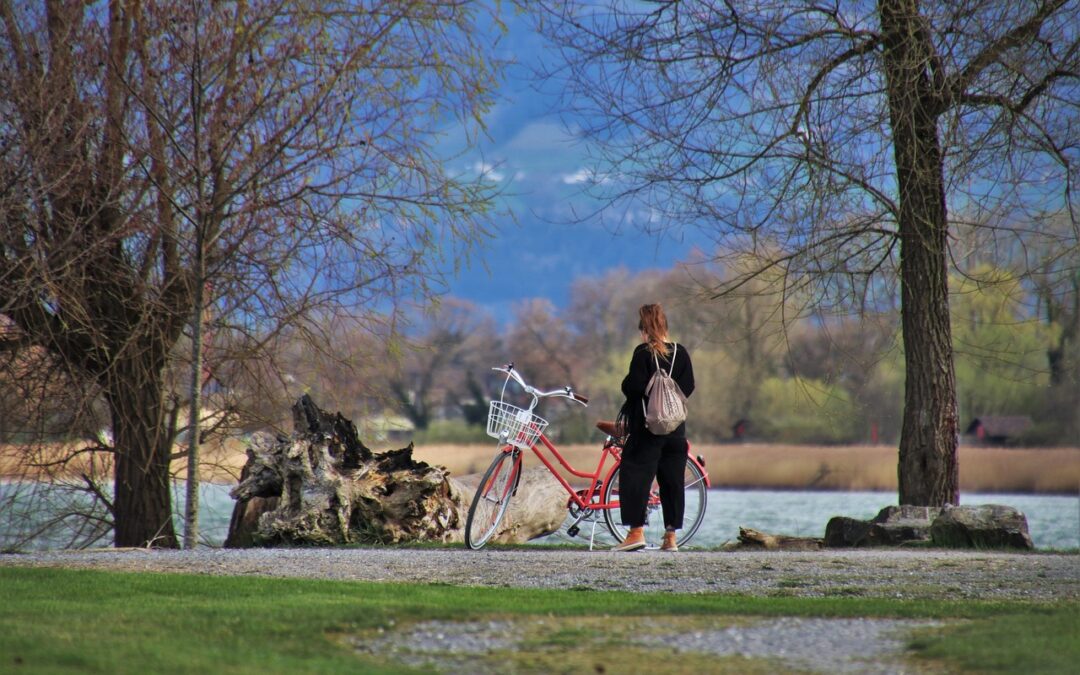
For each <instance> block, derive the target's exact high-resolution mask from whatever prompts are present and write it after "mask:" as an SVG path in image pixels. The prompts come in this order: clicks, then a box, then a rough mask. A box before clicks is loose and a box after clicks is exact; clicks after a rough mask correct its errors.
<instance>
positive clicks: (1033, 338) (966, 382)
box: [951, 265, 1055, 421]
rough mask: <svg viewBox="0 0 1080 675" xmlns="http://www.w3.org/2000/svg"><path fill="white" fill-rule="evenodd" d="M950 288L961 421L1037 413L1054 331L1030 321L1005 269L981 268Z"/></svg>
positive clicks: (1020, 294) (1013, 279) (1024, 297)
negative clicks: (983, 416)
mask: <svg viewBox="0 0 1080 675" xmlns="http://www.w3.org/2000/svg"><path fill="white" fill-rule="evenodd" d="M951 284H952V289H953V295H952V300H951V311H952V317H953V320H952V329H953V345H954V348H955V352H956V381H957V387H956V388H957V395H958V399H959V401H958V402H959V405H960V417H961V420H964V421H970V420H971V419H973V418H975V417H979V416H980V415H993V414H1013V415H1016V414H1023V413H1028V414H1031V413H1035V412H1037V410H1038V405H1039V398H1040V395H1041V392H1042V390H1044V389H1045V388H1046V386H1047V384H1048V383H1049V373H1048V370H1047V360H1046V353H1047V349H1048V348H1049V346H1050V344H1051V340H1052V339H1053V332H1054V330H1055V329H1054V328H1052V327H1048V326H1046V325H1045V324H1042V323H1040V322H1039V321H1038V320H1036V319H1034V318H1032V317H1030V315H1029V314H1028V310H1027V307H1026V306H1025V302H1026V300H1027V295H1026V291H1025V289H1024V287H1023V286H1022V284H1021V283H1020V280H1019V279H1018V278H1016V277H1015V276H1014V275H1012V274H1010V273H1008V272H1006V271H1003V270H999V269H995V268H993V267H990V266H987V265H983V266H979V267H977V268H975V269H974V270H972V271H971V272H969V273H968V274H967V275H964V276H959V275H957V276H954V277H953V278H952V280H951Z"/></svg>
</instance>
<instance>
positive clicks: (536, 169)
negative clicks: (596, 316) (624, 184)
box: [449, 17, 709, 319]
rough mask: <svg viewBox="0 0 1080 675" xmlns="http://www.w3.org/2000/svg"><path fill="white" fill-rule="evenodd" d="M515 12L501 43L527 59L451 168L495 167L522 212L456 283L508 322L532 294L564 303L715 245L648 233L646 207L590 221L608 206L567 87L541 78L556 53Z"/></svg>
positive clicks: (458, 291)
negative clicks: (581, 281)
mask: <svg viewBox="0 0 1080 675" xmlns="http://www.w3.org/2000/svg"><path fill="white" fill-rule="evenodd" d="M506 18H507V19H508V20H509V31H510V32H509V34H508V35H506V36H505V37H504V38H503V39H502V40H501V41H500V49H501V50H502V52H501V53H500V56H501V57H504V58H512V59H514V60H515V61H517V65H515V66H514V67H511V68H510V69H509V71H508V72H507V74H506V78H505V81H504V86H503V89H502V91H501V92H500V96H501V100H500V102H499V103H498V104H497V105H496V106H495V108H494V109H493V110H492V112H491V114H490V115H489V116H488V117H487V118H486V122H487V125H488V133H487V137H484V138H482V139H481V141H480V143H479V147H478V148H477V149H476V150H474V151H471V152H469V153H467V154H465V155H463V156H461V157H458V158H456V159H455V160H453V162H452V164H451V169H452V170H455V169H456V170H459V171H478V170H484V171H486V172H488V174H489V175H490V177H491V179H492V180H494V181H497V182H498V184H499V185H500V186H501V187H502V188H503V190H504V195H503V197H502V198H501V200H500V201H501V205H502V206H503V207H505V208H509V209H510V210H512V211H513V213H514V216H515V218H516V222H514V221H512V220H510V219H505V220H502V219H500V223H501V225H500V228H499V231H498V233H497V235H496V237H495V238H494V239H493V240H490V241H489V242H488V243H487V244H486V245H485V246H484V247H483V248H481V249H479V250H477V251H475V259H474V262H473V263H472V264H471V265H470V266H469V267H468V268H467V269H463V270H462V271H461V272H460V273H459V274H458V275H457V276H456V277H455V278H453V279H451V281H450V285H449V292H450V294H451V295H454V296H456V297H460V298H464V299H467V300H471V301H473V302H475V303H477V304H478V305H481V306H482V307H484V308H486V309H488V310H489V311H491V312H492V313H493V314H494V315H495V316H497V317H499V318H502V319H505V318H507V317H508V316H509V312H510V309H511V307H512V306H513V304H514V303H515V302H519V301H522V300H525V299H527V298H534V297H539V298H547V299H549V300H551V301H552V302H553V303H555V304H556V305H562V304H564V303H565V302H566V300H567V298H568V291H569V288H570V285H571V283H572V282H573V280H574V279H575V278H577V277H579V276H600V275H602V274H603V273H604V272H605V271H607V270H609V269H611V268H613V267H617V266H620V265H621V266H625V267H627V268H629V269H631V270H642V269H648V268H669V267H671V266H672V265H674V264H675V263H676V262H678V261H681V260H686V259H687V258H689V257H690V254H691V252H692V251H693V249H694V248H695V246H697V247H698V248H708V247H709V245H708V243H707V241H706V240H705V238H704V237H703V236H702V235H701V234H699V233H696V232H678V231H670V232H668V233H667V234H665V235H663V236H656V235H652V236H650V235H646V234H644V233H643V232H642V230H641V229H640V227H639V226H640V225H641V224H642V223H644V222H646V221H647V220H648V219H650V218H654V216H653V215H652V214H650V212H649V211H648V210H647V209H645V208H643V207H642V208H637V209H635V208H632V207H631V208H630V209H628V210H627V211H624V212H623V213H622V214H614V213H610V212H609V213H607V214H605V216H604V218H603V222H602V221H601V218H599V217H597V216H593V217H585V218H584V219H582V216H588V214H592V213H594V212H595V211H596V210H597V208H598V207H599V206H600V204H599V203H598V202H596V201H594V200H591V199H590V198H589V197H588V196H587V195H585V194H584V192H583V189H584V188H585V187H586V185H587V181H588V180H589V178H590V175H589V161H588V148H587V146H586V145H585V144H584V143H583V142H581V141H580V139H578V138H576V137H575V134H574V132H573V129H572V127H570V126H569V125H570V124H572V122H573V121H572V120H566V119H563V116H562V115H561V111H560V109H559V108H560V105H561V101H560V99H559V90H558V87H559V85H558V84H557V83H540V82H537V81H536V80H534V79H533V78H532V76H531V71H532V69H533V68H534V67H535V66H536V65H538V64H540V63H541V62H542V59H545V58H551V55H552V54H554V52H553V51H551V50H549V49H547V48H545V43H544V40H543V38H542V37H540V36H539V35H536V34H535V33H534V32H533V31H532V29H531V28H530V27H529V25H528V23H527V21H526V20H524V19H521V18H517V17H506ZM452 140H453V139H451V142H452ZM617 215H618V216H619V217H618V218H616V216H617ZM618 219H621V220H622V222H621V223H617V224H616V222H615V221H616V220H618Z"/></svg>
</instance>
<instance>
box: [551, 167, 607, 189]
mask: <svg viewBox="0 0 1080 675" xmlns="http://www.w3.org/2000/svg"><path fill="white" fill-rule="evenodd" d="M561 180H562V182H563V183H565V184H566V185H581V184H582V183H592V184H594V185H595V184H604V183H607V182H609V179H608V176H607V174H600V173H597V172H596V171H593V170H592V169H588V168H584V167H583V168H581V169H578V170H577V171H575V172H574V173H564V174H563V175H562V176H561Z"/></svg>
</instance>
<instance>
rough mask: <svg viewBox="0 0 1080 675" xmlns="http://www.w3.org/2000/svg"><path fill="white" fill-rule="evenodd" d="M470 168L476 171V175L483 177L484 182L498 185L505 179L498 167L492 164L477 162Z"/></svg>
mask: <svg viewBox="0 0 1080 675" xmlns="http://www.w3.org/2000/svg"><path fill="white" fill-rule="evenodd" d="M472 168H473V170H474V171H476V173H478V174H480V175H481V176H483V178H484V179H485V180H489V181H492V182H494V183H500V182H502V180H503V179H504V178H506V174H504V173H503V172H501V171H499V169H498V167H497V166H495V165H494V164H489V163H487V162H481V161H477V162H475V163H474V164H473V166H472Z"/></svg>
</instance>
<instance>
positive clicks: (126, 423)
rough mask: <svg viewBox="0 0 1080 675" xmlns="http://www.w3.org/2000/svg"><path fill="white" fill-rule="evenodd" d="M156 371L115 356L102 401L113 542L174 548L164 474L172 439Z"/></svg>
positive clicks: (167, 482) (168, 487) (169, 496)
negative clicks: (110, 443) (107, 428)
mask: <svg viewBox="0 0 1080 675" xmlns="http://www.w3.org/2000/svg"><path fill="white" fill-rule="evenodd" d="M158 373H160V369H157V370H155V369H154V368H153V366H150V365H147V364H145V363H143V360H141V359H140V360H138V361H134V362H133V360H130V359H118V360H117V361H116V363H115V367H114V368H113V369H112V370H111V371H110V373H109V375H108V381H107V386H106V400H107V401H108V405H109V411H110V413H111V415H112V428H113V437H114V441H115V444H116V480H115V488H114V489H115V497H114V500H113V518H114V528H115V542H114V543H115V545H116V546H117V547H125V546H140V547H142V546H152V547H157V548H177V545H178V542H177V539H176V531H175V529H174V527H173V518H172V491H171V481H170V476H169V456H170V450H171V443H170V440H171V439H169V438H168V435H169V434H168V431H167V430H166V428H165V427H166V425H165V415H164V410H163V408H162V398H161V391H162V386H161V382H159V381H157V379H158V377H159V376H158Z"/></svg>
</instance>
